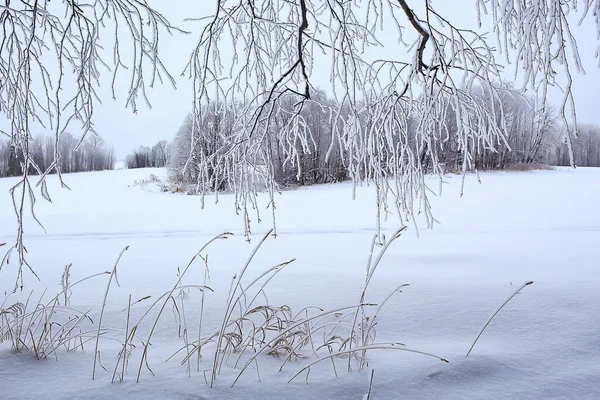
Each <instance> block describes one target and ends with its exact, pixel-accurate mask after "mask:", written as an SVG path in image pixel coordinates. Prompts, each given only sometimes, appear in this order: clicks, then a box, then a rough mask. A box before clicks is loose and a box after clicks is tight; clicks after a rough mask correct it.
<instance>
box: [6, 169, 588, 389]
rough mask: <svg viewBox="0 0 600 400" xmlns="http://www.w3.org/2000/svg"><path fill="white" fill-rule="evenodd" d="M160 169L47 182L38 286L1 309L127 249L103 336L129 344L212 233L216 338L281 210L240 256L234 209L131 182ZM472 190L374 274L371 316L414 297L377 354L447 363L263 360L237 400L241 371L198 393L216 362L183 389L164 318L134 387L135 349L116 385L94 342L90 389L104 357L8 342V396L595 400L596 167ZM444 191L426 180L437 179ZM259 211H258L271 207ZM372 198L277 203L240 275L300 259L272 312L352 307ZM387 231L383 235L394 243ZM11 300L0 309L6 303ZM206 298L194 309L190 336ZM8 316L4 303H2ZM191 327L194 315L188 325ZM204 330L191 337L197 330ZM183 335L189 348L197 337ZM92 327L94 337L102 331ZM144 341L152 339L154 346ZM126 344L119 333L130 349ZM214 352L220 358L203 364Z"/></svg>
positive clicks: (96, 284)
mask: <svg viewBox="0 0 600 400" xmlns="http://www.w3.org/2000/svg"><path fill="white" fill-rule="evenodd" d="M150 174H156V175H157V176H164V175H165V171H164V170H150V169H146V170H120V171H111V172H94V173H82V174H72V175H66V176H65V178H66V181H67V183H68V185H69V186H70V187H71V189H72V191H67V190H63V189H59V186H58V183H57V182H56V179H55V177H50V178H49V181H50V185H49V186H50V193H51V195H52V199H53V203H52V204H49V203H46V202H43V201H42V200H41V199H40V201H39V202H38V204H37V206H36V207H37V208H36V210H37V214H38V217H39V219H40V220H41V221H42V223H43V224H44V226H45V228H46V232H44V231H43V230H42V229H41V228H39V227H38V226H36V225H35V224H34V223H33V221H31V219H30V218H29V219H28V220H27V221H26V231H25V233H26V245H27V250H28V255H27V257H28V261H29V263H30V264H31V266H32V267H33V268H34V269H35V271H36V273H37V274H38V275H39V277H40V279H41V281H40V282H38V281H37V280H35V278H34V277H33V276H32V275H31V274H27V273H26V274H25V280H26V290H25V291H24V292H23V293H16V294H14V295H11V296H10V297H9V299H8V301H7V303H6V304H10V303H11V302H14V301H16V300H19V299H25V298H26V297H27V296H28V295H29V294H30V293H31V291H32V290H33V295H32V298H35V299H37V298H38V297H39V296H41V295H42V291H43V290H44V289H47V295H46V297H47V298H48V297H49V296H50V295H53V294H56V293H58V292H59V291H60V290H61V287H60V284H59V282H60V278H61V274H62V272H63V268H64V266H65V265H66V264H69V263H72V264H73V266H72V268H71V275H72V277H71V281H72V282H75V281H77V280H79V279H81V278H83V277H86V276H89V275H92V274H94V273H97V272H101V271H106V270H110V269H112V267H113V265H114V262H115V260H116V258H117V256H118V255H119V253H120V251H121V250H122V249H123V248H124V247H125V246H130V248H129V250H128V251H127V252H126V253H125V254H124V255H123V258H122V260H121V263H120V265H119V268H118V278H119V284H120V286H116V285H113V286H112V287H111V290H110V292H109V296H108V300H107V305H106V311H105V315H104V321H103V323H102V325H103V327H110V328H112V329H115V330H117V329H120V330H124V329H125V315H126V312H125V311H124V310H126V308H127V301H128V297H129V295H130V294H131V296H132V299H133V301H135V300H137V299H139V298H142V297H144V296H152V299H151V300H146V301H145V302H141V303H139V304H136V305H135V306H134V307H132V319H133V317H134V316H135V317H139V316H140V315H141V314H142V313H143V311H144V310H145V309H147V307H148V306H149V305H150V304H151V301H152V300H153V299H155V298H157V297H158V296H160V295H161V294H162V293H164V292H166V291H168V290H170V288H171V287H172V286H173V285H174V283H175V282H176V281H177V271H178V268H184V267H185V266H186V265H187V263H188V261H189V259H190V258H191V257H192V256H193V255H194V254H195V252H197V251H198V249H199V248H200V247H201V246H202V245H203V244H204V243H205V242H206V241H207V240H209V239H210V238H212V237H213V236H214V235H216V234H218V233H220V232H224V231H230V232H233V233H235V234H236V235H235V236H234V237H233V238H231V239H229V240H226V241H219V242H216V243H214V244H212V245H211V246H210V247H209V248H208V249H207V250H206V251H205V252H203V254H206V253H208V254H209V268H210V274H211V277H210V278H211V280H210V284H209V286H210V287H211V288H213V289H214V291H215V292H214V293H207V294H206V298H205V301H206V304H205V327H204V328H203V329H204V330H205V331H210V329H211V328H214V327H216V326H217V324H218V321H219V318H220V317H222V315H223V310H224V307H225V304H224V302H225V298H226V296H227V292H228V290H229V285H230V282H231V279H232V277H233V275H234V274H236V273H237V272H238V271H239V270H240V269H241V268H242V266H243V264H244V262H245V260H246V259H247V258H248V256H249V254H250V253H251V251H252V249H253V248H254V246H255V243H256V242H257V239H258V238H259V237H260V236H262V235H263V234H264V233H265V232H266V231H267V230H268V229H269V228H270V226H271V225H270V224H271V221H270V215H271V211H270V210H267V209H263V210H262V211H261V212H262V214H263V215H262V217H263V222H262V223H261V224H256V223H254V225H253V229H254V233H255V236H256V237H255V240H253V243H251V244H248V243H247V242H245V240H244V237H243V234H242V229H241V228H242V226H243V225H242V221H241V219H240V217H239V216H236V215H235V212H234V209H233V200H232V198H231V196H221V197H220V198H219V203H218V204H214V202H213V201H212V198H211V199H209V200H210V201H209V202H208V203H207V206H206V208H205V209H204V210H201V207H200V200H199V198H197V197H193V196H185V195H172V194H166V193H160V192H158V191H152V190H148V189H150V188H151V187H152V185H148V186H146V187H140V186H139V185H134V184H133V182H134V181H135V180H137V179H142V178H146V177H148V176H149V175H150ZM481 178H482V180H483V183H482V184H481V185H479V184H478V183H477V180H476V178H475V177H474V176H469V177H468V178H467V184H466V189H465V196H464V197H462V198H460V197H459V192H460V177H458V176H448V177H446V178H445V184H444V191H443V196H441V197H438V198H432V205H433V211H434V216H435V217H436V219H437V220H438V221H439V222H440V224H438V225H436V226H435V227H434V229H432V230H421V231H420V237H419V238H417V236H416V234H415V232H414V230H413V229H409V230H408V231H407V232H405V234H404V235H403V236H402V237H401V238H400V239H398V241H396V242H395V243H394V244H393V245H392V246H391V248H390V249H389V251H388V253H387V254H386V255H385V257H384V258H383V261H382V263H381V265H380V267H379V270H378V271H377V272H376V274H375V277H374V279H373V281H372V283H371V287H370V289H369V291H368V292H367V301H369V302H373V303H377V302H380V301H381V300H383V299H384V298H385V297H386V296H387V295H388V294H389V293H390V291H392V290H393V289H394V288H395V287H397V286H398V285H400V284H402V283H407V284H410V286H408V287H406V288H404V289H403V292H402V293H399V294H397V295H395V296H394V297H392V298H391V300H390V301H389V302H388V303H387V304H386V306H385V307H384V309H383V310H382V311H381V313H380V315H379V316H378V324H377V341H378V342H390V341H394V342H402V343H404V344H406V345H407V347H409V348H411V349H418V350H421V351H425V352H429V353H433V354H436V355H439V356H441V357H444V358H445V359H447V360H449V363H448V364H445V363H442V362H440V361H439V360H437V359H435V358H430V357H425V356H421V355H416V354H411V353H405V352H386V351H371V352H370V353H368V357H369V366H368V368H366V369H365V371H363V372H360V373H358V372H351V373H347V372H345V368H344V366H345V361H344V360H338V361H337V362H338V364H337V365H338V368H337V372H338V375H339V376H338V377H337V378H336V377H335V375H334V372H333V369H332V366H331V363H326V362H325V363H322V364H321V365H319V366H317V367H316V368H315V369H313V370H312V372H311V374H310V376H309V378H308V384H307V383H306V382H305V375H302V376H300V377H298V378H297V379H296V380H294V381H293V382H292V383H290V384H287V383H286V382H287V381H288V380H289V379H290V378H291V377H292V376H293V375H294V374H295V373H296V372H297V371H298V370H299V369H301V368H302V366H304V365H307V363H308V362H310V361H314V356H313V355H312V354H311V352H310V351H306V352H305V354H304V355H306V356H307V357H308V359H304V360H300V361H296V362H292V363H289V364H287V365H286V366H285V368H284V369H283V371H282V372H277V371H278V368H279V366H280V365H281V362H282V360H277V359H274V358H272V357H271V356H268V355H263V356H260V357H259V358H258V366H259V370H260V378H261V382H259V381H258V378H257V374H256V368H254V367H252V368H250V370H248V371H247V372H246V373H245V374H244V375H242V378H241V379H240V381H239V382H238V383H237V384H236V385H235V387H234V388H230V385H231V383H232V381H233V379H235V377H236V375H237V373H238V372H239V368H238V369H237V370H234V369H233V365H232V364H233V363H234V361H232V362H231V363H230V365H229V366H225V365H224V366H223V370H222V373H221V375H219V377H218V379H217V382H216V385H215V387H214V388H212V389H211V388H209V387H208V386H207V385H206V383H205V374H204V372H203V371H204V370H205V369H208V368H210V364H209V363H210V361H209V357H208V358H206V360H205V361H203V362H202V363H201V364H200V369H201V370H200V372H196V368H195V363H194V365H193V368H192V372H191V377H188V374H187V373H186V369H185V367H182V366H180V361H181V359H182V356H181V355H177V356H176V357H175V358H173V359H171V360H170V361H168V362H165V360H166V359H167V358H168V357H169V356H170V355H171V354H173V353H174V352H175V351H177V350H178V349H179V348H181V347H182V346H183V341H182V340H181V339H180V338H179V337H178V335H177V323H176V320H175V317H174V314H173V312H172V310H171V306H169V307H168V309H167V310H166V312H165V314H164V315H163V317H162V318H161V320H160V324H159V328H160V329H157V331H156V333H155V334H154V336H153V339H152V346H151V347H150V349H149V353H148V357H149V358H148V361H149V365H150V367H151V368H152V371H153V372H154V374H155V375H154V376H152V374H151V373H150V372H149V371H148V370H147V369H143V370H142V373H141V378H140V383H137V384H136V383H135V381H136V376H137V371H138V367H139V362H140V353H141V351H142V349H141V346H138V347H136V348H135V349H133V353H132V356H131V357H132V358H131V362H130V365H129V368H128V370H129V373H128V375H127V376H125V379H124V382H123V383H115V384H111V383H110V382H111V378H112V376H113V369H114V366H115V362H116V355H117V353H118V351H119V350H120V345H119V343H117V342H115V343H113V342H111V341H109V340H105V339H101V340H100V351H101V353H100V355H101V357H100V361H101V364H102V366H103V367H105V368H106V370H104V369H103V368H102V367H98V368H97V372H96V379H95V380H94V381H92V379H91V377H92V368H93V360H94V343H87V344H86V346H85V350H84V351H83V353H82V352H74V353H66V352H64V351H60V352H58V359H56V358H55V357H54V356H53V357H51V358H49V359H46V360H42V361H37V360H35V359H34V357H33V356H32V354H31V353H28V352H24V353H20V354H13V353H11V352H10V351H9V349H10V343H9V341H5V342H3V343H1V344H0V399H29V398H31V399H37V398H52V399H109V398H128V399H130V398H131V399H236V398H239V399H271V398H273V399H275V398H277V399H280V398H285V399H295V398H298V399H306V398H313V399H329V398H331V399H340V398H344V399H346V398H347V399H362V398H363V396H364V395H365V394H366V393H367V391H368V387H369V377H370V376H371V370H372V369H374V375H373V376H374V380H373V387H372V392H371V398H373V399H400V398H406V399H416V398H419V399H421V398H423V399H426V398H430V399H438V398H448V399H453V398H456V399H464V398H480V399H491V398H502V399H505V398H523V399H527V398H539V399H547V398H573V399H587V398H589V399H597V398H600V362H599V361H598V360H600V290H599V288H600V170H599V169H585V168H581V169H577V170H570V169H560V170H557V171H536V172H522V173H489V174H487V173H486V174H482V176H481ZM15 182H16V179H1V180H0V243H1V242H7V243H9V244H10V243H11V241H13V240H14V236H15V233H16V222H15V217H14V215H13V207H12V202H11V199H10V197H9V196H8V189H9V188H10V187H11V186H12V185H13V184H14V183H15ZM432 184H434V182H432ZM265 204H266V202H264V203H263V206H264V205H265ZM375 213H376V209H375V205H374V191H373V190H372V189H371V188H369V187H362V188H359V190H358V198H357V199H356V200H355V201H352V200H351V185H350V184H347V183H344V184H335V185H325V186H319V187H313V188H308V189H299V190H295V191H289V192H284V193H283V194H282V195H281V196H278V202H277V227H278V232H279V234H280V235H279V237H278V238H277V239H268V240H267V242H266V243H265V245H264V246H263V247H262V248H261V249H260V251H259V253H258V254H257V256H256V258H255V259H254V260H253V262H252V264H251V266H250V269H249V272H248V274H249V275H248V276H249V277H251V276H256V275H258V274H259V273H260V272H262V271H264V270H265V269H267V268H269V267H271V266H273V265H276V264H277V263H279V262H282V261H286V260H289V259H292V258H296V261H295V262H294V263H292V264H291V265H289V266H288V267H286V268H285V269H284V270H283V271H282V272H281V273H280V274H279V275H277V276H276V277H275V278H274V279H273V280H272V281H271V282H270V283H269V286H268V287H267V289H266V293H267V296H268V299H269V302H270V303H271V304H272V305H283V304H285V305H288V306H289V307H291V308H292V309H293V310H300V309H301V308H303V307H306V306H318V307H321V308H323V309H326V310H331V309H335V308H337V307H343V306H351V305H354V304H357V303H358V302H359V298H360V292H361V289H362V285H363V283H364V275H365V266H366V262H367V259H368V254H369V249H370V244H371V239H372V237H373V233H374V230H373V228H374V226H375ZM395 221H396V220H395V219H394V218H393V217H392V218H390V220H389V222H388V223H386V224H385V229H386V232H391V230H392V229H393V228H394V223H395ZM15 261H16V260H14V259H13V261H12V262H11V263H10V264H9V265H7V266H5V267H4V268H3V269H2V271H0V289H2V292H3V294H4V292H5V291H6V292H10V291H11V290H12V288H13V286H14V278H15V276H16V263H15ZM203 271H204V269H203V264H202V262H199V263H197V264H195V265H194V266H193V267H192V269H191V270H190V272H188V275H186V277H185V279H184V283H202V280H203ZM525 281H534V282H535V283H534V284H533V285H531V286H528V287H527V288H525V289H524V290H523V291H522V293H521V294H520V295H517V296H516V297H515V298H514V299H513V300H512V301H511V302H509V303H508V305H507V306H506V307H505V308H504V309H503V310H502V311H500V313H499V314H498V315H497V317H496V318H495V319H494V320H493V321H492V322H491V324H490V325H489V326H488V328H487V330H486V331H485V332H484V334H483V335H482V337H481V339H480V340H479V342H478V343H477V345H476V346H475V348H474V350H473V352H472V353H471V355H470V356H469V357H468V358H465V354H466V353H467V351H468V349H469V347H470V346H471V344H472V342H473V340H474V339H475V336H476V335H477V333H478V331H479V329H480V328H481V327H482V325H483V324H484V323H485V322H486V321H487V319H488V318H489V316H490V315H491V313H492V312H493V311H494V310H495V309H496V308H497V307H498V306H499V305H500V304H501V303H502V302H503V301H504V300H505V299H506V298H507V296H509V295H510V294H511V293H512V292H513V291H514V290H515V289H516V288H517V287H518V285H520V284H522V283H523V282H525ZM106 283H107V277H105V276H103V277H99V278H94V279H91V280H89V281H86V282H84V283H82V284H80V285H78V286H76V287H74V288H73V293H72V296H71V306H72V307H73V308H76V309H78V310H83V311H88V310H91V311H90V315H91V316H92V319H93V320H94V323H97V322H98V316H99V314H100V308H101V306H102V301H103V298H104V293H105V289H106ZM2 299H3V298H2V297H0V302H1V300H2ZM199 301H200V295H199V292H197V291H193V290H192V291H190V293H189V297H188V298H186V299H185V300H184V304H185V307H186V312H187V313H188V316H189V317H188V318H189V320H190V321H193V320H194V318H195V317H194V316H192V314H193V313H194V312H196V311H197V309H198V307H199ZM6 304H5V306H6ZM194 315H195V314H194ZM194 324H195V322H194ZM194 324H192V323H191V322H190V326H189V330H190V335H191V336H192V340H193V337H194V335H197V326H195V325H194ZM93 326H95V325H93ZM148 328H149V327H146V328H145V329H146V330H145V331H144V332H143V333H141V334H142V335H147V334H148V331H149V329H148ZM123 335H124V334H123ZM209 355H210V354H209Z"/></svg>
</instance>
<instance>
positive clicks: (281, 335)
mask: <svg viewBox="0 0 600 400" xmlns="http://www.w3.org/2000/svg"><path fill="white" fill-rule="evenodd" d="M363 306H367V304H359V305H357V306H348V307H342V308H338V309H335V310H331V311H325V312H323V313H320V314H318V315H315V316H312V317H309V318H305V319H302V320H301V321H298V322H294V323H291V324H290V325H289V326H288V327H287V329H285V330H284V331H282V332H280V333H279V334H278V335H277V336H275V337H274V338H272V339H271V340H269V341H268V342H266V343H265V345H264V346H263V347H261V348H260V349H259V350H257V351H256V352H255V353H254V355H253V356H252V357H250V359H249V360H248V361H246V364H244V366H243V367H242V370H241V371H240V373H239V374H238V376H237V377H236V378H235V380H234V381H233V383H232V384H231V387H233V386H235V384H236V383H237V381H238V380H239V379H240V378H241V376H242V374H243V373H244V372H245V371H246V369H247V368H248V366H250V364H252V363H253V362H254V361H255V360H256V359H257V358H258V356H260V355H261V354H263V352H264V351H265V350H266V349H270V348H272V346H273V344H274V343H276V342H278V341H280V340H281V339H282V338H284V337H286V335H289V333H290V332H292V331H294V330H295V329H297V328H298V327H299V326H301V325H303V324H306V323H309V322H311V321H314V320H315V319H318V318H322V317H324V316H327V315H333V314H336V313H339V312H341V311H346V310H352V309H355V308H357V307H363Z"/></svg>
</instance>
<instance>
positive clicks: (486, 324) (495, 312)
mask: <svg viewBox="0 0 600 400" xmlns="http://www.w3.org/2000/svg"><path fill="white" fill-rule="evenodd" d="M532 284H533V281H528V282H525V283H523V284H522V285H521V286H519V288H518V289H517V290H515V291H514V292H513V294H511V295H510V296H508V298H507V299H506V300H504V302H503V303H502V304H501V305H500V307H498V308H497V309H496V311H494V313H493V314H492V316H491V317H490V318H489V319H488V321H487V322H486V323H485V325H484V326H483V328H481V330H480V331H479V333H478V334H477V337H476V338H475V340H474V341H473V344H472V345H471V348H470V349H469V351H468V352H467V355H466V356H465V357H469V354H471V351H472V350H473V347H475V344H476V343H477V341H478V340H479V338H480V337H481V335H482V334H483V331H485V329H486V328H487V327H488V325H489V324H490V322H492V320H493V319H494V317H496V315H497V314H498V313H499V312H500V310H502V309H503V308H504V306H505V305H507V304H508V302H509V301H511V300H512V298H513V297H515V296H516V295H517V294H518V293H519V292H520V291H521V290H523V288H525V287H526V286H529V285H532Z"/></svg>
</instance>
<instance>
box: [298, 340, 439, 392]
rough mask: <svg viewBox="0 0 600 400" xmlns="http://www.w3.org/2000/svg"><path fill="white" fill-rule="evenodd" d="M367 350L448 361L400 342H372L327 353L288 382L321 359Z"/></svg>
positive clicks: (308, 369)
mask: <svg viewBox="0 0 600 400" xmlns="http://www.w3.org/2000/svg"><path fill="white" fill-rule="evenodd" d="M367 350H397V351H406V352H409V353H417V354H421V355H424V356H429V357H433V358H437V359H438V360H440V361H442V362H445V363H448V362H449V361H448V360H446V359H445V358H442V357H439V356H436V355H435V354H431V353H426V352H424V351H420V350H413V349H407V348H406V347H403V345H402V344H401V343H398V344H395V343H374V344H372V345H369V346H360V347H354V348H352V349H348V350H343V351H338V352H336V353H332V354H328V355H326V356H325V357H322V358H319V359H318V360H316V361H314V362H312V363H310V364H308V365H307V366H306V367H304V368H302V369H301V370H300V371H298V372H297V373H296V374H295V375H294V376H293V377H292V378H291V379H290V380H289V381H288V383H290V382H291V381H293V380H294V379H296V377H297V376H298V375H300V374H301V373H302V372H304V371H310V368H312V367H313V366H315V365H316V364H318V363H320V362H321V361H324V360H327V359H333V358H335V357H339V356H342V355H349V354H352V353H355V352H357V351H367Z"/></svg>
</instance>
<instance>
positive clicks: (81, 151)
mask: <svg viewBox="0 0 600 400" xmlns="http://www.w3.org/2000/svg"><path fill="white" fill-rule="evenodd" d="M78 145H79V147H78V148H77V146H78ZM76 148H77V150H75V149H76ZM28 150H29V156H30V157H31V160H32V164H35V166H34V165H31V166H30V171H28V173H30V174H38V173H40V172H41V173H44V172H45V171H46V170H48V168H50V167H51V166H53V163H54V162H55V161H56V167H57V168H60V171H61V173H70V172H84V171H102V170H111V169H113V168H114V164H115V161H116V159H115V152H114V148H113V146H112V145H108V144H107V143H106V142H105V141H104V140H103V139H102V137H100V136H99V135H89V136H86V138H85V139H84V140H83V142H81V144H80V139H78V138H76V137H75V136H73V135H72V134H70V133H68V132H67V133H63V134H62V135H61V136H60V139H59V140H58V141H57V140H56V138H55V137H54V136H52V137H50V136H42V135H38V136H35V137H34V138H33V139H32V140H30V142H29V149H28ZM24 161H25V159H24V156H23V152H22V150H20V147H18V146H15V145H14V144H13V143H11V142H9V141H5V140H0V177H7V176H20V175H22V174H23V166H24V165H25V162H24ZM55 171H56V170H55V169H52V170H51V171H50V173H54V172H55Z"/></svg>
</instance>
